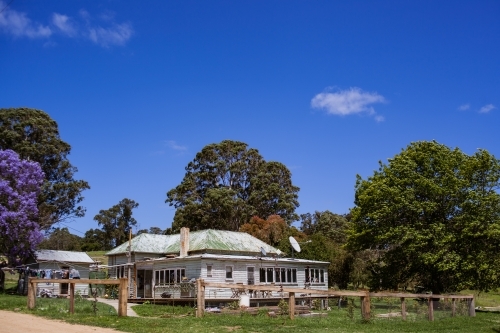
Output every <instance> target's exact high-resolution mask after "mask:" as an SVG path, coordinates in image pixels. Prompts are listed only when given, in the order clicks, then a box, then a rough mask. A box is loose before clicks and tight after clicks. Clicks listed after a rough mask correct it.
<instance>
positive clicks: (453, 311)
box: [451, 298, 457, 317]
mask: <svg viewBox="0 0 500 333" xmlns="http://www.w3.org/2000/svg"><path fill="white" fill-rule="evenodd" d="M456 301H457V299H456V298H453V299H452V300H451V316H452V317H455V312H456V309H457V303H456Z"/></svg>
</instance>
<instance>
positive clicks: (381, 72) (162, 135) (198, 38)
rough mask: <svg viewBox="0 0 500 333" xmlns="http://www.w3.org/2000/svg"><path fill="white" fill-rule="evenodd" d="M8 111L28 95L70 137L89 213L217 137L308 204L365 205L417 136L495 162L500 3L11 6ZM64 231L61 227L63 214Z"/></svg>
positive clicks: (152, 200) (3, 55) (171, 176)
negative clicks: (357, 190) (385, 170)
mask: <svg viewBox="0 0 500 333" xmlns="http://www.w3.org/2000/svg"><path fill="white" fill-rule="evenodd" d="M0 10H1V11H2V12H1V13H0V77H1V80H0V107H32V108H37V109H41V110H44V111H45V112H47V113H48V114H49V115H50V116H51V117H52V118H53V119H55V120H56V121H57V123H58V124H59V127H60V132H61V137H62V139H63V140H65V141H66V142H68V143H69V144H71V146H72V152H71V155H70V160H71V162H72V163H73V164H74V165H75V166H76V167H78V169H79V172H78V174H77V178H79V179H85V180H87V181H88V182H89V183H90V186H91V187H92V189H91V190H88V191H86V192H84V196H85V201H84V205H85V206H86V207H87V214H86V216H85V217H84V218H81V219H77V220H74V221H73V222H71V223H70V224H68V226H69V227H70V228H72V229H71V230H72V231H73V232H74V233H76V234H78V235H81V234H80V233H78V231H82V232H84V231H86V230H88V229H90V228H95V227H96V226H97V223H96V222H95V221H93V217H94V216H95V215H96V214H97V213H98V212H99V210H100V209H108V208H110V207H111V206H112V205H114V204H116V203H118V201H120V200H121V199H123V198H130V199H133V200H135V201H137V202H138V203H139V204H140V206H139V208H138V209H137V210H136V211H135V212H134V215H135V217H136V219H137V220H138V222H139V224H140V226H139V228H141V229H143V228H149V227H152V226H158V227H160V228H162V229H164V228H166V227H169V226H170V225H171V222H172V219H173V216H174V213H175V211H174V209H173V208H172V207H169V206H168V205H167V204H165V203H164V201H165V199H166V192H167V191H168V190H170V189H171V188H173V187H175V186H176V185H177V184H179V183H180V181H181V180H182V178H183V175H184V168H185V166H186V165H187V163H188V162H189V161H191V160H192V159H193V158H194V155H195V154H196V153H197V152H198V151H200V150H201V148H202V147H204V146H205V145H207V144H210V143H215V142H220V141H222V140H224V139H230V140H238V141H243V142H246V143H247V144H249V146H250V147H253V148H256V149H258V150H259V151H260V153H261V155H262V156H263V157H264V158H265V159H266V160H268V161H270V160H275V161H280V162H282V163H284V164H285V165H286V166H287V167H288V168H289V169H290V170H291V171H292V174H293V182H294V184H295V185H297V186H299V187H300V188H301V190H300V193H299V201H300V207H299V208H298V213H306V212H313V211H315V210H319V211H323V210H330V211H332V212H335V213H340V214H342V213H347V212H348V211H349V208H350V207H352V206H353V200H354V184H355V177H356V174H360V175H361V176H362V177H367V176H369V175H371V174H372V173H373V170H375V169H377V167H378V164H377V163H378V161H379V160H382V161H386V160H387V158H390V157H392V156H394V155H395V154H397V153H398V152H399V151H400V150H401V149H402V148H404V147H406V146H407V145H408V144H409V143H410V142H412V141H418V140H433V139H435V140H437V141H438V142H440V143H443V144H446V145H448V146H450V147H459V148H460V149H462V150H463V151H465V152H466V153H469V154H472V153H474V152H475V151H476V149H477V148H483V149H487V150H488V151H490V152H491V153H493V154H494V155H495V156H497V157H500V139H499V134H498V128H499V124H500V109H499V107H500V94H499V93H500V61H499V59H500V20H499V17H500V2H499V1H496V0H494V1H454V2H448V1H343V2H341V1H244V0H243V1H145V2H137V1H113V0H110V1H79V0H73V1H56V0H53V1H37V0H14V1H10V0H9V1H7V0H0ZM62 226H64V225H62Z"/></svg>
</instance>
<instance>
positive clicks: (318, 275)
mask: <svg viewBox="0 0 500 333" xmlns="http://www.w3.org/2000/svg"><path fill="white" fill-rule="evenodd" d="M305 273H306V283H308V282H310V283H325V270H323V269H318V268H306V270H305Z"/></svg>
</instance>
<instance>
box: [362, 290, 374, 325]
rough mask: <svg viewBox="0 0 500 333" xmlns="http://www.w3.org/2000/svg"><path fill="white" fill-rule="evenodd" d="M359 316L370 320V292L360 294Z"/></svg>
mask: <svg viewBox="0 0 500 333" xmlns="http://www.w3.org/2000/svg"><path fill="white" fill-rule="evenodd" d="M360 298H361V318H363V320H370V311H371V309H370V293H369V292H368V291H367V292H366V295H365V296H361V297H360Z"/></svg>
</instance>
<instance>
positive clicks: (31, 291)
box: [28, 277, 36, 310]
mask: <svg viewBox="0 0 500 333" xmlns="http://www.w3.org/2000/svg"><path fill="white" fill-rule="evenodd" d="M33 279H34V278H33V277H30V278H28V309H29V310H33V309H34V308H35V306H36V286H35V284H34V283H33V282H31V280H33Z"/></svg>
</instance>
